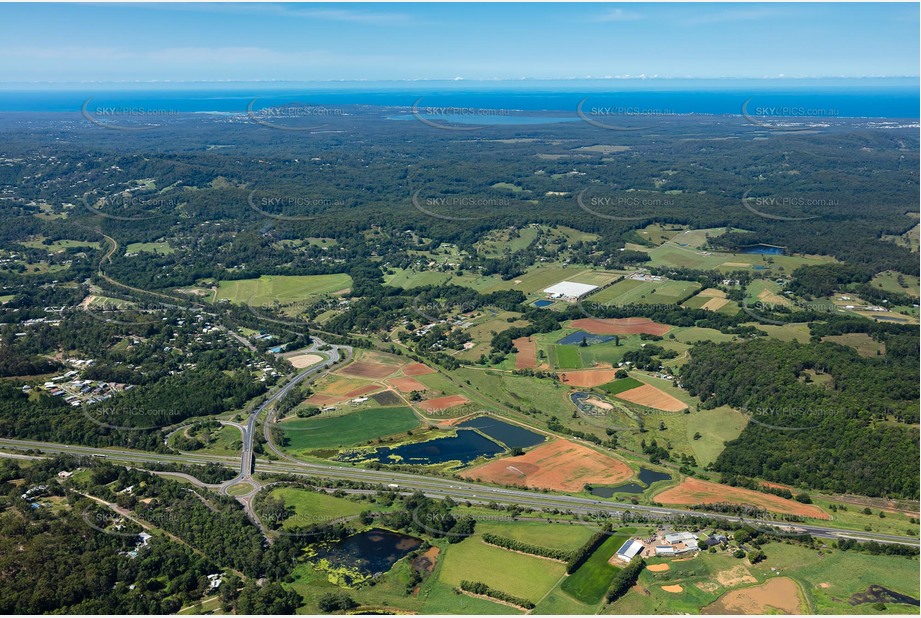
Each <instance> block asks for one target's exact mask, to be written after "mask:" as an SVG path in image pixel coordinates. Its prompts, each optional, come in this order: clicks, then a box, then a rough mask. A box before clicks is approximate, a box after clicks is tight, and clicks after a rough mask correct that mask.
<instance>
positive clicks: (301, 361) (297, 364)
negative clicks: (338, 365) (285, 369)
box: [285, 354, 323, 369]
mask: <svg viewBox="0 0 921 618" xmlns="http://www.w3.org/2000/svg"><path fill="white" fill-rule="evenodd" d="M285 360H287V361H288V362H289V363H291V365H292V366H293V367H294V368H295V369H305V368H307V367H310V366H311V365H316V364H317V363H319V362H320V361H321V360H323V357H322V356H320V355H319V354H298V355H297V356H291V357H289V358H286V359H285Z"/></svg>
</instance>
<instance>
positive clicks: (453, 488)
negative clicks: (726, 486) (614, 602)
mask: <svg viewBox="0 0 921 618" xmlns="http://www.w3.org/2000/svg"><path fill="white" fill-rule="evenodd" d="M250 435H252V434H250ZM0 448H5V449H9V450H16V451H24V450H30V449H34V450H37V451H41V452H44V453H49V454H55V453H70V454H74V455H95V456H99V455H103V456H105V457H106V458H107V459H109V460H110V461H118V462H126V463H131V464H134V465H137V466H138V467H141V466H139V465H138V464H143V463H151V462H157V463H174V464H180V465H181V464H203V463H209V462H213V463H219V464H222V465H225V466H227V467H232V468H236V467H237V466H239V465H240V461H239V459H237V458H235V457H221V456H212V455H192V454H183V455H162V454H158V453H144V452H139V451H129V450H121V449H98V448H91V447H84V446H71V445H66V444H54V443H48V442H36V441H30V440H8V439H0ZM257 464H258V466H259V470H260V471H261V472H264V473H273V474H292V475H300V476H306V477H311V478H327V479H333V480H336V479H343V480H350V481H359V482H365V483H375V484H381V485H384V486H386V485H390V484H396V485H399V489H400V490H405V491H417V490H418V491H422V492H423V493H425V494H426V495H428V496H430V497H433V498H444V497H448V496H450V497H451V498H452V499H454V500H456V501H461V502H467V501H469V502H471V503H479V504H485V503H489V502H495V503H497V504H500V505H518V506H522V507H529V508H534V509H559V510H562V511H572V512H574V513H580V514H586V513H605V514H607V515H610V516H618V515H620V514H621V513H625V512H633V513H637V514H645V515H649V516H652V517H656V518H660V519H667V518H669V517H674V516H681V515H690V516H698V517H699V516H702V515H707V516H711V517H718V518H720V519H723V520H726V521H734V522H741V521H744V522H747V523H749V524H751V525H754V526H760V527H773V526H778V525H782V524H783V522H775V521H764V520H755V519H749V518H742V517H736V516H730V515H722V514H711V513H702V512H699V511H689V510H683V509H675V508H668V507H656V506H647V505H641V504H639V505H637V504H631V503H621V502H612V501H609V500H596V499H592V498H584V497H581V496H567V495H558V494H544V493H539V492H530V491H524V490H517V489H504V488H498V487H488V486H485V485H477V484H474V483H468V482H464V481H459V480H457V479H452V478H440V477H434V476H425V475H420V474H409V473H402V472H392V471H388V470H369V469H365V468H358V467H351V466H336V465H329V464H318V463H308V462H295V461H290V460H286V461H283V462H278V461H274V462H273V461H270V460H266V459H259V460H257ZM239 479H240V476H239V475H238V476H237V477H235V479H234V481H236V482H240V480H239ZM231 482H233V481H231ZM251 482H253V481H251ZM226 486H227V484H224V485H223V487H224V488H226ZM794 525H795V526H797V528H801V529H803V530H806V531H807V532H809V533H810V534H812V535H813V536H815V537H818V538H824V539H832V540H834V539H845V538H849V539H855V540H860V541H877V542H879V543H894V544H900V545H912V546H917V545H918V543H919V541H918V539H912V538H909V537H903V536H897V535H890V534H880V533H875V532H862V531H852V530H844V529H839V528H834V527H830V526H822V525H816V524H813V523H797V524H794Z"/></svg>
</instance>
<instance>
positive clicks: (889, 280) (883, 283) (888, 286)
mask: <svg viewBox="0 0 921 618" xmlns="http://www.w3.org/2000/svg"><path fill="white" fill-rule="evenodd" d="M903 283H904V286H903V285H902V284H903ZM870 285H872V286H873V287H875V288H879V289H880V290H885V291H886V292H893V293H895V294H908V295H909V296H913V297H915V298H918V295H919V290H918V288H919V286H921V280H919V278H918V277H917V276H915V275H903V274H901V273H897V272H895V271H892V270H887V271H885V272H881V273H879V274H878V275H876V276H875V277H873V280H872V281H870Z"/></svg>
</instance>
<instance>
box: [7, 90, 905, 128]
mask: <svg viewBox="0 0 921 618" xmlns="http://www.w3.org/2000/svg"><path fill="white" fill-rule="evenodd" d="M88 99H90V102H89V103H88V105H89V106H91V107H92V108H95V107H120V108H142V109H144V110H148V111H150V110H153V111H155V112H162V113H188V112H213V113H231V114H234V113H236V114H244V113H246V112H247V109H248V108H249V107H250V105H252V108H251V109H253V110H259V109H263V108H266V107H275V106H281V105H285V104H292V103H297V104H302V105H316V106H326V107H328V108H330V109H335V108H336V106H355V105H363V106H375V107H391V108H401V109H402V110H404V112H403V114H402V116H401V115H400V114H394V116H393V117H395V118H401V117H411V115H407V114H405V110H408V109H409V108H412V106H413V105H416V107H417V109H419V110H425V113H426V114H428V116H429V117H431V118H437V117H439V116H442V117H444V116H455V115H464V114H465V113H469V110H499V111H500V112H502V113H497V114H493V115H492V119H491V120H490V118H489V117H488V116H477V117H476V118H473V120H477V121H481V122H482V121H486V122H492V123H500V124H505V123H514V122H516V121H514V120H509V119H508V118H509V116H507V115H504V114H514V115H528V112H531V113H535V112H542V113H543V112H551V113H552V112H563V113H562V114H555V116H554V118H553V120H555V121H557V122H559V121H561V120H563V119H570V118H577V117H578V116H577V114H576V110H577V108H578V107H579V106H580V104H581V106H582V110H583V112H584V113H586V114H590V113H596V114H598V113H611V114H615V115H623V116H629V115H643V116H646V115H662V116H669V115H678V114H720V115H722V114H733V115H739V114H740V113H742V107H743V105H745V106H746V111H747V113H749V114H751V115H752V116H755V115H775V116H791V117H795V116H808V117H823V116H824V117H828V118H899V119H916V118H918V116H919V113H918V110H919V106H921V99H919V88H918V80H917V79H915V80H912V79H887V80H869V79H860V80H858V79H853V80H582V81H580V80H572V81H567V82H539V81H534V82H528V81H522V82H477V83H469V84H468V83H464V82H459V83H453V82H379V83H361V82H356V83H348V84H346V83H330V82H324V83H317V84H306V83H305V84H278V83H274V84H269V83H266V84H243V83H240V84H212V85H206V86H205V85H203V86H189V85H173V86H169V87H167V86H157V87H153V86H146V87H140V86H136V87H129V86H127V85H122V84H113V85H110V86H105V85H98V84H96V85H87V86H80V85H75V84H70V85H66V86H63V87H61V88H51V87H39V86H36V85H21V86H18V87H15V88H14V87H10V86H6V87H4V88H2V89H0V112H30V111H31V112H79V111H80V109H81V107H82V106H83V105H84V103H86V102H87V100H88ZM532 115H536V114H532ZM545 121H546V120H545Z"/></svg>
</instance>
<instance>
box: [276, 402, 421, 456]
mask: <svg viewBox="0 0 921 618" xmlns="http://www.w3.org/2000/svg"><path fill="white" fill-rule="evenodd" d="M418 426H419V419H418V418H417V417H416V415H415V414H414V413H413V411H412V410H411V409H409V408H406V407H398V408H372V409H370V410H360V411H358V412H352V413H351V414H345V415H343V416H329V417H317V418H305V419H293V420H290V421H284V422H283V423H281V424H280V427H281V428H282V430H283V431H284V434H285V437H286V438H287V439H288V441H289V442H288V447H287V448H289V449H290V450H292V451H302V450H310V449H318V448H339V447H343V446H355V445H359V444H363V443H365V442H367V441H368V440H374V439H376V438H380V437H382V436H389V435H393V434H398V433H403V432H405V431H409V430H411V429H415V428H416V427H418Z"/></svg>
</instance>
